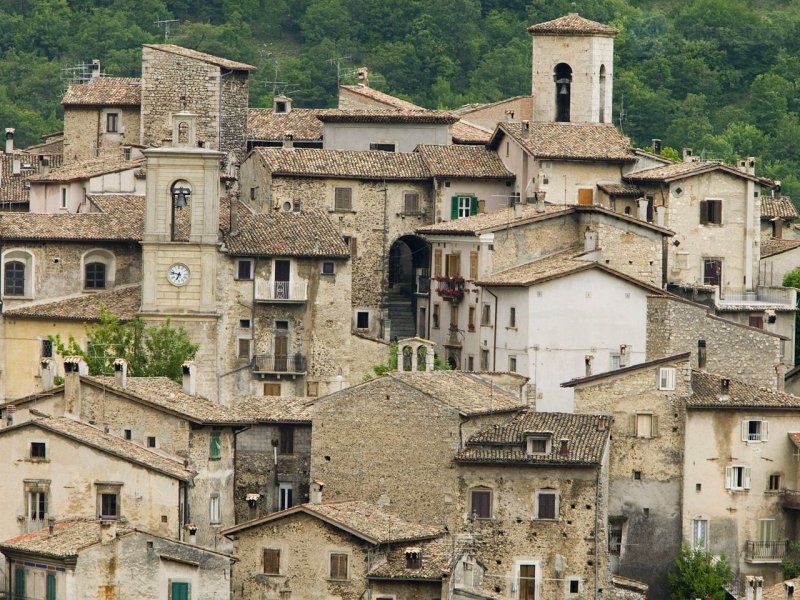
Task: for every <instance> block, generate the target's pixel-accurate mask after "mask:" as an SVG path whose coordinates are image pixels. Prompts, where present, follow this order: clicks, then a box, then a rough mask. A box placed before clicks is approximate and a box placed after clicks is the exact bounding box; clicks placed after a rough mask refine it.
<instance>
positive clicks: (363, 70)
mask: <svg viewBox="0 0 800 600" xmlns="http://www.w3.org/2000/svg"><path fill="white" fill-rule="evenodd" d="M356 76H357V77H358V83H360V84H361V85H363V86H364V87H369V69H368V68H367V67H359V68H358V70H357V71H356Z"/></svg>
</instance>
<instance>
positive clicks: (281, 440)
mask: <svg viewBox="0 0 800 600" xmlns="http://www.w3.org/2000/svg"><path fill="white" fill-rule="evenodd" d="M278 452H279V453H280V454H294V427H292V426H291V425H282V426H281V427H280V428H278Z"/></svg>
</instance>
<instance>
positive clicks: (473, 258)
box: [469, 252, 478, 281]
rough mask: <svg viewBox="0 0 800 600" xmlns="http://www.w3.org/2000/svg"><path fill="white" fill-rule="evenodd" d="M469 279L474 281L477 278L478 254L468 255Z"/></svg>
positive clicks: (471, 253)
mask: <svg viewBox="0 0 800 600" xmlns="http://www.w3.org/2000/svg"><path fill="white" fill-rule="evenodd" d="M469 278H470V279H472V280H473V281H475V280H476V279H477V278H478V253H477V252H470V253H469Z"/></svg>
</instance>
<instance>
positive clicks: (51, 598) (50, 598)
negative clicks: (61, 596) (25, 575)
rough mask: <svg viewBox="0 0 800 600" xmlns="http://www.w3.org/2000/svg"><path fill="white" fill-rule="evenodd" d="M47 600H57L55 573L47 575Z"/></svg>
mask: <svg viewBox="0 0 800 600" xmlns="http://www.w3.org/2000/svg"><path fill="white" fill-rule="evenodd" d="M45 600H56V576H55V573H48V574H47V581H46V583H45Z"/></svg>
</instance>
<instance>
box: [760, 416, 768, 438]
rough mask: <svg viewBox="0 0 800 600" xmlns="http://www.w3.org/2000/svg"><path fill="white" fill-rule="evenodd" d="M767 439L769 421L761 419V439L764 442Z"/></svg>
mask: <svg viewBox="0 0 800 600" xmlns="http://www.w3.org/2000/svg"><path fill="white" fill-rule="evenodd" d="M768 439H769V422H768V421H761V441H762V442H766V441H767V440H768Z"/></svg>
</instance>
